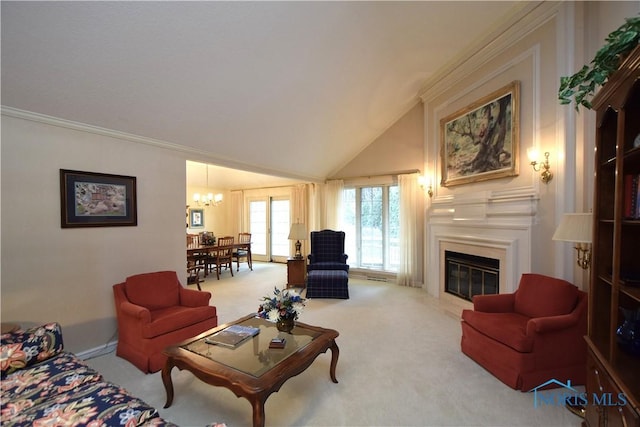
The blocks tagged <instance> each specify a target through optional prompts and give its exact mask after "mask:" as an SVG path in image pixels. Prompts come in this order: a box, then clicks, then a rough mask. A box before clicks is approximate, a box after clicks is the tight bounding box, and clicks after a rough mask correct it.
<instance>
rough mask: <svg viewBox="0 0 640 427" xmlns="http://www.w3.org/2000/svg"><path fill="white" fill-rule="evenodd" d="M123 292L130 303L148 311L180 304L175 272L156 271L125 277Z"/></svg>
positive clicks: (178, 285)
mask: <svg viewBox="0 0 640 427" xmlns="http://www.w3.org/2000/svg"><path fill="white" fill-rule="evenodd" d="M124 286H125V292H126V293H127V298H128V299H129V301H130V302H132V303H133V304H136V305H140V306H142V307H145V308H148V309H149V310H156V309H159V308H165V307H171V306H174V305H179V304H180V291H179V287H180V286H181V285H180V282H179V281H178V275H177V274H176V272H175V271H158V272H155V273H145V274H137V275H135V276H130V277H127V281H126V282H125V285H124Z"/></svg>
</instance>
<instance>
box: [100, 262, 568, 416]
mask: <svg viewBox="0 0 640 427" xmlns="http://www.w3.org/2000/svg"><path fill="white" fill-rule="evenodd" d="M285 282H286V266H285V265H282V264H272V263H254V271H253V272H251V271H249V270H248V269H247V267H246V264H241V266H240V272H238V273H236V276H235V277H233V278H232V277H231V276H230V274H229V272H224V273H223V276H222V278H221V280H219V281H218V280H216V278H215V275H214V276H213V277H211V276H210V277H209V278H207V280H206V282H205V283H204V284H203V285H202V286H203V290H207V291H210V292H212V294H213V296H212V304H213V305H215V306H216V307H217V308H218V316H219V322H220V323H224V322H228V321H232V320H234V319H236V318H239V317H241V316H243V315H245V314H248V313H250V312H254V311H256V310H257V308H258V304H259V301H260V299H261V297H262V296H264V295H268V294H270V293H271V290H272V289H273V287H274V286H278V287H282V286H283V285H284V284H285ZM192 288H193V286H192ZM349 291H350V296H351V298H350V299H349V300H328V299H313V300H309V301H308V304H307V307H306V309H305V312H304V313H303V314H302V318H301V319H300V320H301V321H303V322H305V323H308V324H312V325H318V326H323V327H327V328H331V329H336V330H337V331H339V332H340V336H339V337H338V338H337V340H336V342H337V344H338V346H339V348H340V358H339V360H338V367H337V371H336V376H337V379H338V381H339V383H338V384H334V383H333V382H331V380H330V378H329V363H330V360H331V356H330V352H327V353H326V354H323V355H321V356H320V357H318V358H317V359H316V360H315V362H314V363H313V364H312V365H311V366H310V367H309V368H308V369H307V370H306V371H304V372H303V373H302V374H300V375H298V376H297V377H294V378H291V379H290V380H289V381H287V382H286V383H285V384H284V385H283V386H282V388H281V389H280V391H279V392H277V393H274V394H272V395H271V396H270V397H269V398H268V399H267V402H266V405H265V412H266V424H267V426H573V427H577V426H580V423H581V419H580V418H578V417H576V416H575V415H573V414H571V413H570V412H569V411H567V410H566V409H564V408H563V407H557V406H549V405H546V406H542V407H538V408H534V397H533V394H530V393H522V392H519V391H514V390H512V389H510V388H509V387H507V386H505V385H504V384H502V383H501V382H500V381H498V380H497V379H496V378H495V377H493V376H492V375H491V374H489V373H488V372H486V371H485V370H484V369H482V368H481V367H480V366H479V365H477V364H476V363H475V362H473V361H472V360H471V359H469V358H468V357H466V356H465V355H464V354H462V353H461V351H460V324H459V320H458V319H456V318H454V317H453V316H452V315H450V314H448V313H447V312H445V311H444V310H442V309H441V308H440V307H439V304H438V300H437V299H434V298H431V297H429V296H428V295H427V293H426V292H425V291H424V290H422V289H415V288H406V287H400V286H397V285H395V284H392V283H382V282H374V281H366V280H358V279H350V280H349ZM88 363H89V364H90V365H92V366H93V367H94V368H96V369H97V370H99V371H100V372H102V373H103V374H104V376H105V377H106V378H107V379H109V380H111V381H114V382H115V383H117V384H120V385H122V386H124V387H125V388H126V389H128V390H129V391H131V392H132V393H133V394H135V395H137V396H139V397H141V398H143V399H144V400H146V401H147V402H148V403H149V404H151V405H153V406H155V407H156V408H158V410H159V412H160V414H161V416H163V417H164V418H166V419H167V420H169V421H172V422H174V423H176V424H178V425H180V426H205V425H207V424H210V423H213V422H224V423H226V424H227V426H229V427H234V426H250V425H251V422H252V418H251V415H252V411H251V405H250V404H249V402H248V401H247V400H246V399H243V398H237V397H236V396H235V395H234V394H233V393H232V392H230V391H229V390H227V389H225V388H222V387H212V386H209V385H207V384H204V383H203V382H201V381H200V380H198V379H197V378H195V377H194V376H193V375H192V374H191V373H189V372H186V371H178V370H177V369H174V370H173V373H172V378H173V383H174V389H175V398H174V401H173V405H172V406H171V407H170V408H168V409H163V408H162V407H163V405H164V403H165V398H166V396H165V392H164V387H163V385H162V380H161V378H160V373H156V374H152V375H144V374H143V373H142V372H140V371H139V370H138V369H137V368H135V367H134V366H133V365H131V364H130V363H128V362H127V361H126V360H124V359H121V358H118V357H116V356H115V354H114V353H111V354H108V355H105V356H100V357H97V358H94V359H91V360H89V361H88Z"/></svg>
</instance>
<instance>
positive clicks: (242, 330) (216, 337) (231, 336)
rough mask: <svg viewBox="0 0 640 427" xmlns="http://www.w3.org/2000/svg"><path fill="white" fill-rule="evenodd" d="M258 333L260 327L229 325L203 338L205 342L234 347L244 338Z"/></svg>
mask: <svg viewBox="0 0 640 427" xmlns="http://www.w3.org/2000/svg"><path fill="white" fill-rule="evenodd" d="M259 333H260V328H256V327H253V326H244V325H231V326H228V327H226V328H224V329H223V330H221V331H218V332H216V333H215V334H212V335H209V336H208V337H206V338H205V339H204V342H206V343H207V344H214V345H221V346H224V347H230V348H234V347H237V346H238V345H239V344H240V343H242V342H244V341H245V340H247V339H249V338H251V337H255V336H256V335H258V334H259Z"/></svg>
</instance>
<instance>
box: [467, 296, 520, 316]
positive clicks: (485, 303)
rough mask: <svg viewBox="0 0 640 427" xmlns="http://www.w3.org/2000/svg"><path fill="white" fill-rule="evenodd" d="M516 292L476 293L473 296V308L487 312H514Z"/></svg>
mask: <svg viewBox="0 0 640 427" xmlns="http://www.w3.org/2000/svg"><path fill="white" fill-rule="evenodd" d="M514 301H515V294H495V295H476V296H474V297H473V309H474V310H475V311H482V312H485V313H510V312H513V306H514Z"/></svg>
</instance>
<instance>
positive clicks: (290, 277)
mask: <svg viewBox="0 0 640 427" xmlns="http://www.w3.org/2000/svg"><path fill="white" fill-rule="evenodd" d="M306 283H307V261H306V260H305V259H295V258H289V259H288V260H287V288H293V287H296V288H304V287H305V286H306Z"/></svg>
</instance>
